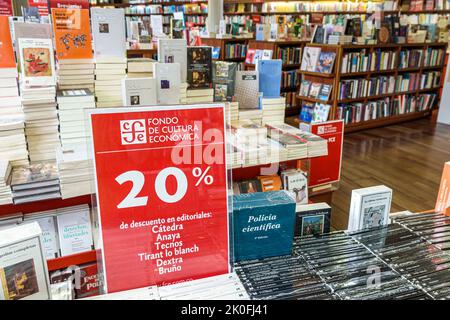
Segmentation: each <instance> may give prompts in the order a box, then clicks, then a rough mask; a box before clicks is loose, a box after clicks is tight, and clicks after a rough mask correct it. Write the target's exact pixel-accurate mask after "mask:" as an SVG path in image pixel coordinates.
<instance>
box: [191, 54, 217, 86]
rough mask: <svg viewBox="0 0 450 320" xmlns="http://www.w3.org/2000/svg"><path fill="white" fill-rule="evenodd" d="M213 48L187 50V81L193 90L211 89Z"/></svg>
mask: <svg viewBox="0 0 450 320" xmlns="http://www.w3.org/2000/svg"><path fill="white" fill-rule="evenodd" d="M211 66H212V51H211V47H188V48H187V72H188V74H187V81H188V83H189V88H191V89H209V88H211V87H212V79H211V73H212V72H211Z"/></svg>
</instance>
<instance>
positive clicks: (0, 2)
mask: <svg viewBox="0 0 450 320" xmlns="http://www.w3.org/2000/svg"><path fill="white" fill-rule="evenodd" d="M12 15H13V10H12V1H11V0H0V16H12Z"/></svg>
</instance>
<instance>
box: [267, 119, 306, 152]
mask: <svg viewBox="0 0 450 320" xmlns="http://www.w3.org/2000/svg"><path fill="white" fill-rule="evenodd" d="M266 127H267V128H268V135H269V137H270V138H271V139H272V140H275V141H276V142H278V143H279V144H280V145H281V146H283V147H284V148H286V150H287V160H297V159H304V158H306V157H308V144H307V141H305V140H303V139H301V138H299V137H297V136H295V135H293V134H291V133H288V132H287V130H288V129H287V128H289V127H291V126H289V125H287V124H281V125H268V124H266ZM291 128H293V127H291ZM294 129H295V128H294Z"/></svg>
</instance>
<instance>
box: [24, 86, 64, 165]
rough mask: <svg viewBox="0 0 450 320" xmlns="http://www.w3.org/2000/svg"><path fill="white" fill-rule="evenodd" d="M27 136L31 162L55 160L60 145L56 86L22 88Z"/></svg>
mask: <svg viewBox="0 0 450 320" xmlns="http://www.w3.org/2000/svg"><path fill="white" fill-rule="evenodd" d="M21 91H22V106H23V111H24V114H25V135H26V138H27V143H28V152H29V154H30V161H44V160H54V159H55V150H56V147H57V146H59V145H60V142H59V131H58V125H59V122H58V111H57V108H56V106H57V105H56V101H55V96H56V89H55V87H54V86H47V87H30V88H25V87H23V88H22V90H21Z"/></svg>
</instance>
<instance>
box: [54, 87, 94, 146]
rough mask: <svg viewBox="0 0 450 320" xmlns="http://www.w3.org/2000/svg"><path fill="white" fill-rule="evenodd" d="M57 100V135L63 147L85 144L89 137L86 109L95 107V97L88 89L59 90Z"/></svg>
mask: <svg viewBox="0 0 450 320" xmlns="http://www.w3.org/2000/svg"><path fill="white" fill-rule="evenodd" d="M56 101H57V102H58V117H59V132H60V133H59V135H60V138H61V145H62V146H63V147H64V148H67V147H70V146H71V145H74V144H75V145H77V144H84V145H86V143H87V139H88V137H89V133H88V130H87V129H86V128H87V126H86V121H87V119H86V117H87V115H86V113H85V112H86V109H93V108H95V97H94V95H93V93H92V92H91V90H89V89H76V90H60V91H58V93H57V95H56Z"/></svg>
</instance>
